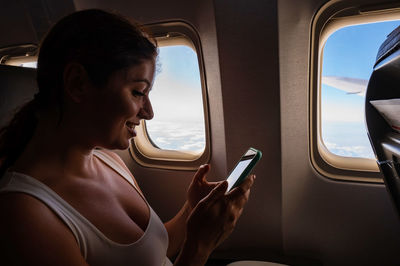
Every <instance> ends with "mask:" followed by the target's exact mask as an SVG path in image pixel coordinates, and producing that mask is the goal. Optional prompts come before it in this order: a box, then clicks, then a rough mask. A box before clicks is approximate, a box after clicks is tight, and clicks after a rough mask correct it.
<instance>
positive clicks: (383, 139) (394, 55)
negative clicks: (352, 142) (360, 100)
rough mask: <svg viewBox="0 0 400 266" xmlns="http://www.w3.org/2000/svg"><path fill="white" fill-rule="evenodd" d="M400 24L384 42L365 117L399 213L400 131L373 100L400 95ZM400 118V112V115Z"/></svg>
mask: <svg viewBox="0 0 400 266" xmlns="http://www.w3.org/2000/svg"><path fill="white" fill-rule="evenodd" d="M399 33H400V27H399V28H397V29H396V30H394V31H393V32H392V33H391V34H390V35H389V36H388V39H387V40H386V41H385V42H384V43H383V44H382V45H381V47H380V49H379V52H378V56H377V60H376V64H375V67H374V71H373V72H372V75H371V77H370V80H369V83H368V88H367V92H366V99H365V100H366V101H365V118H366V124H367V129H368V135H369V139H370V142H371V144H372V146H373V149H374V152H375V155H376V157H377V161H378V164H379V167H380V170H381V172H382V173H383V175H384V181H385V185H386V188H387V191H388V192H389V194H390V195H391V198H392V200H393V202H394V205H395V207H396V209H397V212H398V213H399V214H400V133H398V132H396V131H395V130H393V129H392V128H391V126H390V125H389V124H388V123H387V122H386V121H385V119H384V118H383V117H382V115H381V114H380V113H379V112H378V111H377V110H376V109H375V108H374V107H373V106H372V104H371V103H370V101H372V100H387V99H395V98H400V49H399V44H400V34H399ZM398 116H399V117H400V113H399V114H398Z"/></svg>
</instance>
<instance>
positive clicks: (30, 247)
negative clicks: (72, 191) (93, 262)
mask: <svg viewBox="0 0 400 266" xmlns="http://www.w3.org/2000/svg"><path fill="white" fill-rule="evenodd" d="M0 213H1V219H0V254H1V255H0V256H1V258H2V262H3V263H4V261H5V262H6V263H5V265H60V266H63V265H65V266H67V265H77V266H83V265H88V264H87V263H86V261H85V260H84V258H83V257H82V255H81V252H80V249H79V247H78V244H77V243H76V240H75V238H74V236H73V234H72V232H71V231H70V230H69V228H68V227H67V226H66V225H65V224H64V223H63V222H62V221H61V220H60V219H59V218H58V217H57V216H56V214H54V213H53V212H52V211H51V210H50V209H49V208H48V207H47V206H45V205H44V204H43V203H42V202H40V201H39V200H37V199H36V198H34V197H32V196H29V195H27V194H23V193H5V194H1V195H0Z"/></svg>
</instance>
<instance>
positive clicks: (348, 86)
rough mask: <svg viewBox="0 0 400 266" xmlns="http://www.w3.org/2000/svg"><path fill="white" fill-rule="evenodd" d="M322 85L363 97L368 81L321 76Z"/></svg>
mask: <svg viewBox="0 0 400 266" xmlns="http://www.w3.org/2000/svg"><path fill="white" fill-rule="evenodd" d="M322 84H325V85H328V86H331V87H334V88H336V89H339V90H342V91H345V92H347V93H348V94H358V95H365V91H366V89H367V86H368V80H366V79H358V78H349V77H338V76H323V77H322Z"/></svg>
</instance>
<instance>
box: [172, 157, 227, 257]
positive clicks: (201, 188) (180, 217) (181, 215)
mask: <svg viewBox="0 0 400 266" xmlns="http://www.w3.org/2000/svg"><path fill="white" fill-rule="evenodd" d="M209 171H210V165H208V164H205V165H202V166H200V167H199V169H198V170H197V172H196V173H195V175H194V176H193V179H192V182H191V183H190V185H189V188H188V192H187V201H186V202H185V204H184V205H183V207H182V208H181V210H180V211H179V212H178V213H177V214H176V215H175V217H174V218H172V219H171V220H170V221H168V222H167V223H165V228H166V229H167V231H168V238H169V245H168V251H167V256H168V257H169V258H173V257H174V256H176V255H177V254H178V252H179V251H180V250H181V248H182V245H183V242H184V240H185V237H186V222H187V219H188V217H189V215H190V213H191V212H192V210H193V209H194V208H195V207H196V205H197V203H198V202H199V201H200V200H202V199H203V198H204V197H206V196H207V195H208V194H209V193H210V191H211V190H213V189H214V188H215V187H216V186H217V185H218V184H219V183H220V182H208V181H207V179H206V177H207V173H208V172H209Z"/></svg>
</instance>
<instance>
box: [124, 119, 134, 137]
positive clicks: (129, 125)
mask: <svg viewBox="0 0 400 266" xmlns="http://www.w3.org/2000/svg"><path fill="white" fill-rule="evenodd" d="M135 126H137V124H135V123H133V122H130V121H127V122H126V123H125V127H126V128H127V129H128V131H129V133H131V135H132V136H133V137H134V136H136V130H135Z"/></svg>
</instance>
